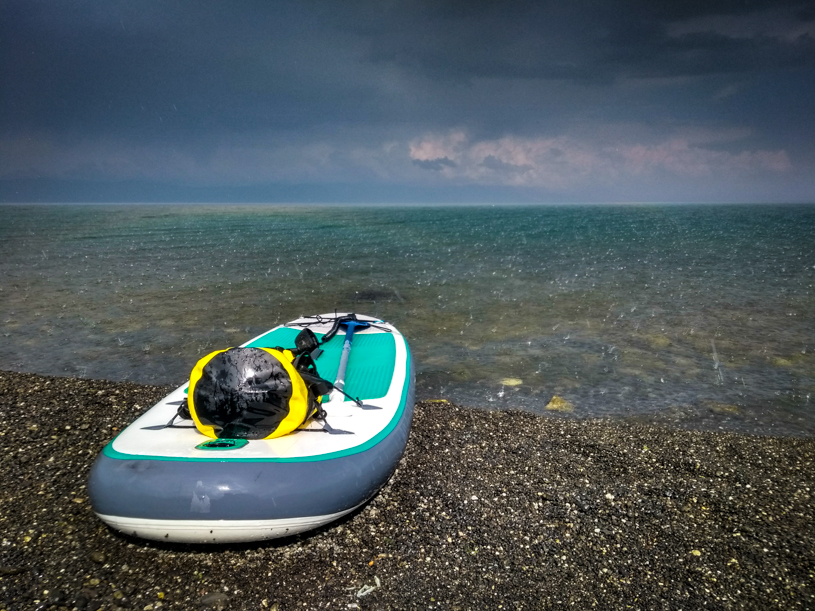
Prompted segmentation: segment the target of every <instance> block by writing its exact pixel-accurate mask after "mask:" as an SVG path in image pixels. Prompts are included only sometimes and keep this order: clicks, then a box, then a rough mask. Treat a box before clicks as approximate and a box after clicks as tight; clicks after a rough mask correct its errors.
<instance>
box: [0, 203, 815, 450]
mask: <svg viewBox="0 0 815 611" xmlns="http://www.w3.org/2000/svg"><path fill="white" fill-rule="evenodd" d="M335 309H338V310H340V311H343V310H349V311H356V312H360V313H366V314H371V315H375V316H379V317H382V318H385V319H387V320H389V321H391V322H393V323H394V324H396V325H397V326H398V327H399V329H400V330H402V332H403V333H404V334H405V335H406V336H407V338H408V340H409V342H410V345H411V349H412V351H413V355H414V358H415V361H416V364H417V385H418V396H419V398H446V399H450V400H451V401H454V402H456V403H460V404H463V405H467V406H472V407H477V408H478V407H483V408H490V409H504V408H522V409H526V410H531V411H535V412H541V413H544V412H547V410H546V409H545V408H546V406H547V405H548V404H549V403H550V400H551V399H552V398H553V397H554V396H558V397H561V398H563V399H564V400H566V401H568V402H569V403H570V404H571V406H572V407H573V411H571V412H557V413H556V414H554V413H553V415H555V416H557V417H597V416H602V417H614V418H625V419H630V420H641V421H646V422H654V421H656V422H662V423H668V424H671V425H676V426H683V427H693V428H705V429H708V428H709V429H726V430H738V431H748V432H758V433H768V434H781V435H807V436H812V435H814V434H815V409H814V408H815V206H761V205H755V206H698V205H697V206H678V205H674V206H658V205H649V206H547V207H544V206H541V207H532V206H529V207H507V206H494V207H493V206H473V207H412V206H407V207H277V206H246V207H240V206H222V207H212V206H154V205H151V206H73V205H71V206H1V207H0V339H2V344H0V345H2V350H0V369H7V370H15V371H30V372H37V373H42V374H53V375H62V376H84V377H89V378H109V379H113V380H124V379H127V380H132V381H136V382H144V383H151V384H173V385H177V384H180V383H182V382H183V381H184V380H185V379H186V377H187V376H188V375H189V372H190V370H191V369H192V367H193V365H194V364H195V362H196V360H197V359H198V358H199V357H201V356H203V355H204V354H206V353H207V352H209V351H211V350H214V349H216V348H221V347H227V346H230V345H237V344H239V343H242V342H244V341H246V340H247V339H249V338H251V337H253V336H255V335H257V334H259V333H261V332H263V331H265V330H267V329H269V328H271V327H272V326H274V325H276V324H279V323H281V322H285V321H287V320H290V319H293V318H295V317H297V316H300V315H302V314H313V313H321V312H330V311H334V310H335ZM547 413H551V412H547Z"/></svg>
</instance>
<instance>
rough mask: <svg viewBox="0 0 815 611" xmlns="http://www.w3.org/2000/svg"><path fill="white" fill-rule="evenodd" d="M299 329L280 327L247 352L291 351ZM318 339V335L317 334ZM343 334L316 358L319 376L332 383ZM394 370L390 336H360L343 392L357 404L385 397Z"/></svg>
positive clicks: (325, 345)
mask: <svg viewBox="0 0 815 611" xmlns="http://www.w3.org/2000/svg"><path fill="white" fill-rule="evenodd" d="M298 333H300V329H292V328H289V327H281V328H278V329H274V330H273V331H270V332H269V333H267V334H266V335H264V336H262V337H260V338H258V339H256V340H255V341H253V342H251V343H250V344H248V347H251V348H275V347H277V346H280V347H281V348H293V347H294V338H295V337H297V334H298ZM316 335H317V338H318V339H320V338H322V336H323V334H322V333H317V334H316ZM343 343H345V334H344V333H337V335H335V336H334V337H333V338H331V340H330V341H328V342H327V343H325V344H322V345H321V346H320V347H321V348H322V349H323V353H322V354H321V355H320V356H319V357H318V358H317V361H316V363H317V371H318V372H319V373H320V376H321V377H323V378H325V379H326V380H329V381H331V382H333V381H334V380H335V378H336V376H337V370H338V369H339V366H340V356H341V355H342V346H343ZM395 367H396V343H395V340H394V338H393V335H392V334H390V333H360V334H359V335H354V340H353V343H352V345H351V356H350V358H349V360H348V370H347V373H346V380H345V392H347V393H348V394H349V395H351V396H353V397H359V398H360V399H361V400H363V401H365V400H371V399H379V398H381V397H384V396H385V395H386V394H387V393H388V389H389V388H390V383H391V379H392V378H393V371H394V368H395Z"/></svg>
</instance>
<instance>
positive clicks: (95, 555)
mask: <svg viewBox="0 0 815 611" xmlns="http://www.w3.org/2000/svg"><path fill="white" fill-rule="evenodd" d="M88 558H90V559H91V562H95V563H96V564H104V563H105V560H106V559H107V558H106V557H105V554H103V553H102V552H91V553H90V555H89V556H88Z"/></svg>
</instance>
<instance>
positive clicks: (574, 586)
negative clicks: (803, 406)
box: [0, 372, 815, 611]
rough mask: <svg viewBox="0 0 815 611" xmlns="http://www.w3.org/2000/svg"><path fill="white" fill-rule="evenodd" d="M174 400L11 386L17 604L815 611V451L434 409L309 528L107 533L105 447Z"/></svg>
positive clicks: (7, 526) (18, 377)
mask: <svg viewBox="0 0 815 611" xmlns="http://www.w3.org/2000/svg"><path fill="white" fill-rule="evenodd" d="M168 390H169V389H168V388H161V387H154V386H138V385H134V384H129V383H114V382H108V381H101V380H79V379H70V378H51V377H43V376H37V375H31V374H19V373H9V372H0V445H1V446H2V448H3V455H2V456H3V458H2V464H0V474H1V476H0V477H1V479H0V481H2V482H3V484H4V485H3V489H2V502H0V537H2V543H0V609H6V610H8V611H11V610H21V609H80V610H85V609H87V610H89V611H94V610H96V609H138V610H144V611H153V610H156V611H157V610H159V609H224V610H226V609H253V610H262V609H277V610H278V611H283V610H288V609H354V608H360V609H417V608H422V609H435V608H438V609H474V608H485V609H499V608H503V609H559V608H573V609H588V608H592V607H596V608H601V609H623V608H631V609H701V608H708V609H741V608H744V609H796V608H801V609H807V608H809V609H812V608H815V585H814V584H815V526H813V525H814V524H815V509H813V499H812V495H813V489H815V482H814V481H813V479H815V469H813V461H814V460H815V441H814V440H811V439H795V438H773V437H758V436H747V435H737V434H727V433H710V432H693V431H681V430H671V429H668V428H662V427H656V426H648V425H639V424H637V425H632V424H626V423H621V422H614V421H599V420H574V419H563V418H561V417H558V416H548V417H542V416H536V415H534V414H530V413H527V412H519V411H502V412H488V411H478V410H471V409H463V408H459V407H456V406H454V405H452V404H450V403H447V402H443V401H438V402H424V403H420V404H418V405H417V408H416V416H415V419H414V426H413V430H412V433H411V438H410V442H409V443H408V448H407V451H406V453H405V456H404V458H403V460H402V462H401V463H400V466H399V469H398V471H397V472H396V474H395V475H394V477H393V478H392V479H391V481H390V482H389V483H388V484H387V485H386V487H385V488H384V489H383V490H382V492H381V493H380V494H379V495H377V496H376V497H375V498H374V500H373V501H371V502H370V503H369V504H367V505H366V506H365V507H363V508H362V509H360V510H359V511H357V512H355V513H354V514H352V515H351V516H349V517H348V518H346V519H344V520H342V521H340V522H337V523H335V524H333V525H330V526H329V527H326V528H324V529H322V530H319V531H316V532H315V533H313V534H311V535H309V536H302V537H299V538H294V539H288V540H279V541H272V542H264V543H258V544H252V545H226V546H181V545H163V544H158V543H151V542H145V541H140V540H136V539H130V538H127V537H125V536H122V535H119V534H117V533H115V532H113V531H111V530H109V529H108V528H107V527H106V526H105V525H104V524H102V523H101V522H100V521H99V520H98V519H97V518H96V517H95V516H94V514H93V512H92V511H91V508H90V506H89V502H88V497H87V490H86V483H87V476H88V472H89V469H90V466H91V464H92V462H93V460H94V457H95V456H96V454H97V453H98V452H99V451H100V450H101V449H102V447H103V446H104V445H105V444H106V443H107V442H108V441H109V440H110V439H111V438H112V436H113V435H114V434H115V433H116V431H117V430H119V429H121V428H122V427H124V426H126V425H127V424H128V423H129V422H130V421H132V420H133V418H134V417H135V416H136V415H138V414H139V413H141V412H143V411H144V410H145V409H147V408H148V407H150V406H151V405H152V404H153V403H155V402H156V401H157V400H158V399H160V398H161V397H162V396H164V395H165V394H166V393H167V392H168Z"/></svg>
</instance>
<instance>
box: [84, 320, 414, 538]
mask: <svg viewBox="0 0 815 611" xmlns="http://www.w3.org/2000/svg"><path fill="white" fill-rule="evenodd" d="M341 316H343V315H342V314H326V315H321V316H309V317H305V318H299V319H297V320H294V321H292V322H290V323H287V324H285V325H282V326H279V327H276V328H274V329H272V330H271V331H268V332H267V333H264V334H263V335H261V336H259V337H256V338H255V339H253V340H251V341H249V342H247V343H246V344H244V347H266V348H273V347H277V346H280V347H284V348H287V347H294V345H295V343H294V341H295V337H296V336H297V335H298V333H299V332H300V331H302V330H303V329H305V328H308V329H311V330H312V331H313V332H314V333H315V335H316V336H317V338H318V339H322V337H323V336H324V335H325V334H326V333H328V332H329V331H330V330H331V328H332V326H333V324H334V322H335V321H336V319H337V318H338V317H341ZM356 318H357V320H358V321H360V322H362V323H368V326H365V325H364V324H362V325H358V326H357V328H356V330H355V332H354V330H351V331H350V332H349V333H348V334H347V335H348V337H347V338H346V329H345V327H343V328H342V332H340V333H337V334H336V335H335V336H334V337H332V338H331V339H330V340H329V341H327V342H326V343H324V344H322V345H321V346H320V347H321V348H322V353H320V354H319V356H318V357H317V358H316V359H315V363H316V365H317V368H318V371H319V374H320V376H321V377H323V378H325V379H327V380H331V381H334V380H337V382H342V384H341V385H339V384H336V383H335V387H336V388H338V389H342V390H343V392H344V393H345V395H348V396H350V397H353V398H356V399H359V402H360V403H361V405H360V404H358V403H357V402H355V401H353V400H351V399H349V398H348V396H345V395H344V394H342V393H341V392H339V391H338V390H334V391H332V393H331V395H329V398H328V400H326V399H324V400H323V404H322V406H323V409H324V410H325V413H326V415H327V416H326V418H325V420H323V421H320V420H315V419H311V420H308V421H307V422H306V423H305V424H303V425H302V426H301V427H300V428H298V429H296V430H295V431H294V432H293V433H290V434H288V435H284V436H282V437H277V438H274V439H258V440H246V439H210V438H208V437H205V436H204V435H202V434H201V433H199V432H198V430H197V429H196V428H195V426H194V424H193V422H192V421H190V420H179V419H177V418H176V419H175V420H173V416H175V415H176V413H177V411H178V407H179V405H181V404H183V403H185V402H186V398H187V395H186V393H187V390H188V385H187V384H185V385H184V386H182V387H180V388H178V389H177V390H175V391H173V392H172V393H171V394H170V395H168V396H167V397H165V398H164V399H163V400H162V401H160V402H159V403H158V404H157V405H155V406H154V407H152V408H151V409H149V410H148V411H147V412H145V413H144V414H143V415H142V416H140V417H139V418H138V419H137V420H136V421H135V422H133V424H131V425H130V426H128V427H127V428H126V429H125V430H124V431H122V433H121V434H120V435H119V436H117V437H116V438H115V439H114V440H113V441H111V442H110V443H109V444H108V445H107V446H106V447H105V448H104V450H103V451H102V452H101V453H100V455H99V457H98V458H97V460H96V462H95V463H94V465H93V469H92V470H91V476H90V485H89V490H90V497H91V503H92V505H93V509H94V511H95V512H96V514H97V515H98V516H99V518H101V519H102V520H103V521H104V522H105V523H107V524H108V525H110V526H111V527H113V528H115V529H116V530H119V531H121V532H123V533H126V534H128V535H132V536H135V537H141V538H145V539H155V540H161V541H180V542H188V543H226V542H238V541H258V540H262V539H271V538H275V537H284V536H289V535H294V534H297V533H300V532H303V531H306V530H309V529H312V528H317V527H319V526H322V525H323V524H327V523H329V522H331V521H333V520H336V519H338V518H340V517H341V516H343V515H345V514H347V513H349V512H351V511H353V510H354V509H356V508H357V507H359V506H360V505H362V504H364V503H365V502H366V501H368V500H369V499H370V498H371V497H373V496H374V494H376V492H377V491H378V490H379V489H380V488H381V487H382V486H383V485H384V484H385V482H386V481H387V480H388V478H389V477H390V476H391V474H392V473H393V471H394V469H395V468H396V464H397V463H398V461H399V459H400V458H401V456H402V453H403V451H404V449H405V444H406V443H407V438H408V432H409V429H410V423H411V419H412V416H413V403H414V372H413V365H412V362H411V357H410V350H409V348H408V345H407V342H406V341H405V339H404V337H403V336H402V334H401V333H399V331H397V330H396V328H395V327H394V326H393V325H391V324H389V323H386V322H383V321H381V320H378V319H376V318H372V317H370V316H361V315H357V317H356ZM351 335H353V337H351ZM348 340H352V341H353V345H352V347H350V346H349V345H348ZM344 347H345V348H346V350H343V348H344ZM348 348H350V352H349V351H348ZM343 353H345V354H343ZM343 360H345V373H344V375H342V376H341V377H343V378H344V379H343V380H338V377H337V374H338V373H340V374H342V371H341V364H342V363H341V362H342V361H343ZM170 422H172V426H167V424H168V423H170Z"/></svg>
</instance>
